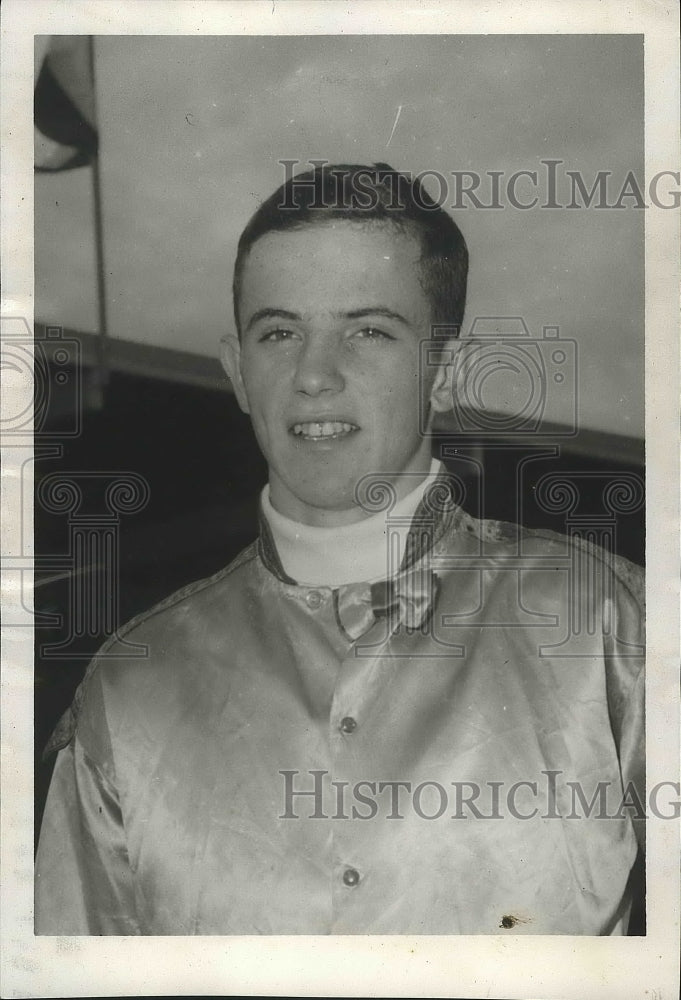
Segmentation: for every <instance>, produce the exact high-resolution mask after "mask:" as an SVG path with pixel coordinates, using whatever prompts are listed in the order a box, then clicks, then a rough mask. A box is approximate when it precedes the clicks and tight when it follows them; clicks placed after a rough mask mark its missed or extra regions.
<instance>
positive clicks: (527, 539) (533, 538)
mask: <svg viewBox="0 0 681 1000" xmlns="http://www.w3.org/2000/svg"><path fill="white" fill-rule="evenodd" d="M452 527H453V529H454V530H456V531H459V532H461V531H464V532H468V533H469V534H472V535H474V536H475V537H477V538H478V539H479V540H480V541H483V542H496V543H498V544H499V546H500V550H501V552H500V554H502V553H503V551H504V549H506V548H510V547H511V546H513V551H512V552H509V553H508V555H509V556H511V555H517V552H516V546H517V545H518V543H521V544H522V545H523V546H524V551H523V552H522V555H524V556H527V558H528V560H531V558H532V556H534V555H546V554H550V553H555V554H559V553H560V552H563V553H568V552H569V551H570V550H571V549H572V550H579V551H580V552H583V553H586V554H587V555H589V556H590V557H591V558H592V559H594V560H596V561H597V562H600V563H601V564H602V565H603V566H604V567H606V568H607V569H608V570H609V571H610V572H611V573H612V574H613V575H614V577H615V579H616V580H617V582H618V583H619V584H621V585H622V586H623V587H625V588H626V589H627V590H628V591H629V592H630V594H631V596H632V597H633V598H634V600H635V601H636V602H637V603H638V604H639V605H640V606H641V607H643V605H644V604H645V571H644V569H643V567H642V566H639V565H638V564H637V563H634V562H632V561H631V560H630V559H627V558H626V557H625V556H621V555H616V554H615V553H613V552H608V551H607V550H606V549H604V548H603V547H602V546H600V545H597V544H596V543H594V542H590V541H587V540H586V539H584V538H581V537H579V536H572V537H569V536H568V535H564V534H562V533H561V532H559V531H552V530H551V529H550V528H527V527H524V526H523V525H520V524H515V523H514V522H512V521H499V520H495V519H485V518H477V517H474V516H473V515H471V514H468V513H467V512H466V511H464V510H462V509H459V511H458V516H457V517H456V518H455V519H454V521H453V524H452Z"/></svg>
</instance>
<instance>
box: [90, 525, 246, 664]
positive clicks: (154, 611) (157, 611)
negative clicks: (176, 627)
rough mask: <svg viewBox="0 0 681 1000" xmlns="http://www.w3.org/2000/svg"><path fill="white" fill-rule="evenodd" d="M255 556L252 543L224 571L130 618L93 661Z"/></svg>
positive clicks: (195, 582)
mask: <svg viewBox="0 0 681 1000" xmlns="http://www.w3.org/2000/svg"><path fill="white" fill-rule="evenodd" d="M256 555H257V542H252V543H251V544H250V545H248V546H247V547H246V548H245V549H244V550H243V551H242V552H240V553H239V555H238V556H237V557H236V558H235V559H234V560H233V561H232V562H231V563H229V565H228V566H226V567H225V568H224V569H221V570H218V572H217V573H214V574H213V575H212V576H208V577H205V578H204V579H202V580H195V581H194V582H192V583H188V584H186V585H185V586H184V587H181V588H180V589H179V590H176V591H174V593H172V594H170V595H169V596H168V597H165V598H164V599H163V600H162V601H159V602H158V604H155V605H154V606H153V607H151V608H149V609H148V610H147V611H143V612H141V614H139V615H136V616H135V617H134V618H131V619H130V620H129V621H128V622H126V624H125V625H123V626H122V627H121V628H119V629H117V631H116V632H115V633H114V635H112V636H111V637H110V638H109V639H107V641H106V642H105V643H104V645H103V646H102V647H101V648H100V649H99V650H98V651H97V653H96V654H95V657H94V659H95V660H96V659H97V657H99V656H102V655H103V654H104V653H107V652H109V650H110V649H112V647H113V646H114V645H115V644H116V642H117V641H118V640H120V639H123V638H125V636H127V635H129V634H130V632H133V631H134V630H135V629H137V628H139V627H140V626H141V625H144V624H145V623H146V622H148V621H150V620H151V619H153V618H156V617H157V616H159V615H161V614H163V613H164V612H166V611H170V610H171V609H172V608H174V607H176V606H177V605H178V604H182V603H183V602H184V601H187V600H189V599H191V598H193V597H196V596H198V595H199V594H202V593H204V592H205V591H208V590H211V589H212V588H214V587H218V586H219V585H220V584H221V583H224V582H225V581H226V580H228V578H229V577H231V576H233V575H234V574H235V573H236V572H237V571H238V570H240V569H243V568H244V567H245V566H247V565H248V564H249V563H251V562H253V561H254V559H255V558H256Z"/></svg>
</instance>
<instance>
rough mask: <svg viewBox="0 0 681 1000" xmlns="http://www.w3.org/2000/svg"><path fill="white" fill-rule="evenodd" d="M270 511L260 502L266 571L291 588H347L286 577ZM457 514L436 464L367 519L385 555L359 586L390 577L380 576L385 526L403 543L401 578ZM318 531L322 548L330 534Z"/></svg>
mask: <svg viewBox="0 0 681 1000" xmlns="http://www.w3.org/2000/svg"><path fill="white" fill-rule="evenodd" d="M263 492H264V491H263ZM263 501H265V496H263ZM268 508H269V510H270V511H271V507H269V503H264V502H261V506H260V536H259V540H258V553H259V555H260V558H261V560H262V562H263V564H264V565H265V568H266V569H267V570H269V572H271V573H272V574H273V575H274V576H275V577H277V579H279V580H280V581H281V582H283V583H286V584H289V585H297V584H300V585H301V586H302V585H308V586H328V587H332V588H333V587H338V586H341V587H345V586H347V585H348V584H347V583H345V582H341V583H338V582H337V581H334V580H332V579H329V581H328V582H326V583H324V582H323V581H321V580H318V581H311V580H305V581H302V580H301V581H298V580H296V579H294V578H293V577H292V576H291V575H290V574H289V573H287V571H286V568H285V567H284V564H283V561H282V559H281V557H280V553H279V551H278V549H277V543H276V537H277V532H276V527H275V528H274V529H273V525H272V524H271V523H270V520H268V517H267V515H266V512H265V511H266V510H267V509H268ZM454 510H458V508H455V505H454V504H453V501H452V496H451V491H450V488H449V484H448V473H447V470H446V468H445V467H444V466H443V465H442V463H441V462H438V461H437V460H433V463H432V464H431V470H430V472H429V474H428V476H427V477H426V479H425V480H423V481H422V482H421V483H420V484H419V486H418V487H417V488H416V489H415V490H413V491H412V492H411V493H410V494H409V495H408V496H407V497H404V498H403V499H402V500H401V501H399V502H398V503H397V504H395V505H394V506H393V508H392V510H386V511H385V512H382V513H377V514H375V515H373V516H372V517H371V518H369V519H367V520H369V521H372V522H375V531H376V533H377V536H378V538H379V541H380V544H381V545H382V546H383V553H384V555H383V559H382V561H381V563H379V571H378V572H377V573H372V574H371V575H370V576H369V575H368V574H365V580H364V581H356V582H374V581H376V580H380V579H385V578H386V577H387V576H388V573H387V572H386V571H383V572H381V569H383V567H385V568H386V569H387V559H386V557H385V552H386V549H385V542H386V536H385V526H386V523H390V526H391V530H392V531H394V532H396V533H398V534H399V535H400V540H401V543H402V545H401V551H402V552H403V556H402V559H401V563H400V566H399V568H398V570H397V573H400V574H401V573H403V572H405V571H406V570H408V569H409V568H411V567H413V566H415V565H416V564H417V563H418V562H419V561H420V560H421V559H422V558H423V556H424V555H425V554H426V553H427V552H428V551H430V549H431V548H432V546H433V545H434V544H435V543H436V542H437V541H438V540H439V539H440V537H441V536H442V534H443V532H444V530H445V528H446V525H447V523H448V522H449V520H450V519H451V515H452V513H453V512H454ZM270 518H271V514H270ZM277 518H278V519H279V518H281V515H277ZM272 520H274V519H272ZM285 520H288V519H285ZM288 524H289V525H293V526H294V527H295V522H291V521H288ZM303 527H304V526H303ZM350 527H352V526H350ZM318 530H319V531H320V534H319V536H318V537H319V539H320V544H321V545H323V544H324V539H325V538H327V539H328V538H330V537H331V533H329V535H328V536H327V534H326V531H325V530H324V529H318ZM347 530H348V529H345V528H344V529H341V533H345V532H347ZM313 537H314V535H313ZM379 554H380V553H379ZM394 575H396V574H394ZM367 576H368V579H367Z"/></svg>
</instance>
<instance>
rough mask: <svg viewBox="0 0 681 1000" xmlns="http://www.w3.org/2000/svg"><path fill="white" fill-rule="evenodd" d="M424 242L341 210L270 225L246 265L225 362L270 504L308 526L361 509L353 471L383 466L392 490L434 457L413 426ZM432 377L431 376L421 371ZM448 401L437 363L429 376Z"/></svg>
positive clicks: (430, 390)
mask: <svg viewBox="0 0 681 1000" xmlns="http://www.w3.org/2000/svg"><path fill="white" fill-rule="evenodd" d="M419 255H420V248H419V244H418V241H417V240H416V239H415V238H414V237H413V236H411V235H409V234H405V233H402V232H400V231H399V230H398V229H396V228H395V227H393V226H390V225H385V226H381V225H378V226H377V225H364V224H357V223H354V222H347V221H340V222H338V223H335V224H332V223H324V224H322V225H316V226H307V227H305V228H301V229H299V230H294V231H290V232H284V233H270V234H267V235H266V236H263V237H262V238H261V239H260V240H258V241H257V242H256V243H255V244H254V246H253V248H252V250H251V252H250V254H249V256H248V258H247V260H246V262H245V266H244V271H243V279H242V286H241V288H242V291H241V301H240V303H239V316H240V320H241V330H242V337H241V345H239V344H238V342H237V341H236V338H228V342H227V344H226V351H225V366H226V368H227V370H228V373H229V375H230V377H231V378H232V381H233V383H234V386H235V390H236V392H237V396H238V399H239V403H240V405H241V407H242V409H243V410H244V411H245V412H247V413H250V415H251V419H252V421H253V428H254V430H255V434H256V437H257V439H258V442H259V444H260V447H261V449H262V451H263V454H264V455H265V458H266V460H267V463H268V466H269V475H270V498H271V502H272V505H273V506H274V507H275V509H277V510H278V511H279V512H280V513H282V514H284V515H286V516H288V517H290V518H293V519H294V520H297V521H300V522H302V523H305V524H310V525H327V526H333V525H339V524H347V523H351V522H353V521H357V520H360V519H361V518H362V517H363V516H364V512H363V511H362V509H361V508H360V507H358V506H357V504H356V501H355V488H356V486H357V483H358V482H359V480H360V479H362V477H364V476H366V475H368V474H371V473H373V474H381V475H382V476H383V477H386V478H389V479H390V480H391V481H392V482H394V483H395V485H396V487H397V493H398V496H402V495H404V494H406V493H408V492H409V491H410V490H411V489H413V488H414V487H415V486H416V485H417V483H418V478H417V476H409V475H407V476H404V475H400V473H415V474H420V475H421V476H423V475H424V474H425V473H426V472H427V471H428V468H429V466H430V443H429V439H428V437H427V436H423V435H422V434H421V433H420V432H419V427H420V426H423V424H420V421H419V400H420V396H421V393H420V391H419V383H420V379H421V375H420V372H419V354H420V350H419V344H420V341H421V340H423V339H424V338H427V337H429V336H430V318H431V317H430V303H429V301H428V299H427V298H426V296H425V294H424V291H423V289H422V287H421V284H420V282H419V277H418V275H419V265H418V260H419ZM431 383H432V384H431ZM426 389H427V393H426V399H427V398H428V396H429V395H430V399H431V404H432V406H433V407H434V408H435V409H440V410H442V409H445V408H446V407H447V405H448V396H447V390H446V386H445V385H444V373H442V372H441V373H438V374H437V375H436V376H435V379H434V380H433V378H432V376H430V382H429V383H428V385H427V386H426Z"/></svg>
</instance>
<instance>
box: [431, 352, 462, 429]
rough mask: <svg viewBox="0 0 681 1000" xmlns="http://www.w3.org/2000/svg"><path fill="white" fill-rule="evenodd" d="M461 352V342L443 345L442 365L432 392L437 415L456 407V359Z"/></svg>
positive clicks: (432, 400)
mask: <svg viewBox="0 0 681 1000" xmlns="http://www.w3.org/2000/svg"><path fill="white" fill-rule="evenodd" d="M459 350H461V341H460V340H454V339H452V340H447V341H446V342H445V343H443V345H442V354H441V359H440V364H439V365H438V368H437V371H436V373H435V379H434V381H433V387H432V389H431V391H430V405H431V407H432V409H433V410H434V411H435V412H436V413H447V412H448V411H449V410H451V409H453V407H454V359H455V357H456V354H457V352H458V351H459Z"/></svg>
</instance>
